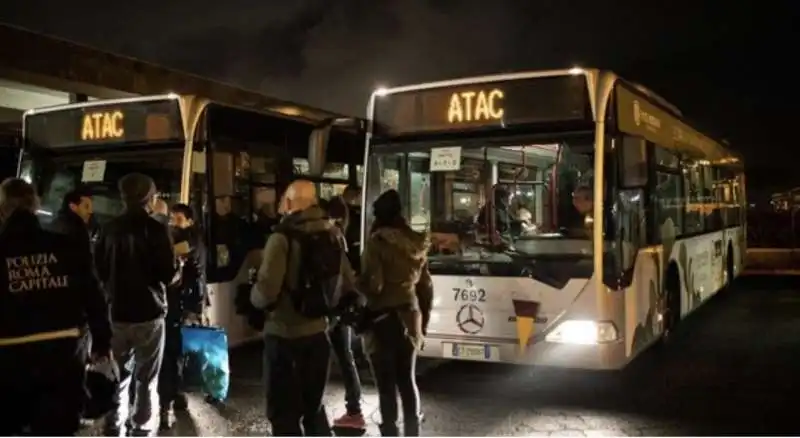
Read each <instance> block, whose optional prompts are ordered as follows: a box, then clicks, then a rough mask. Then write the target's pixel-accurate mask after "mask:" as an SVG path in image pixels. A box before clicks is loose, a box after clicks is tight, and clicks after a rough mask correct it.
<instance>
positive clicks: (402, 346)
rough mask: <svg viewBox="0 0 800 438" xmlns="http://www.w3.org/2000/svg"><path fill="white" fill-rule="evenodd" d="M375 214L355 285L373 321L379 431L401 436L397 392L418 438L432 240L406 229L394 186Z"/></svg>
mask: <svg viewBox="0 0 800 438" xmlns="http://www.w3.org/2000/svg"><path fill="white" fill-rule="evenodd" d="M373 214H374V216H375V220H374V222H373V226H372V229H371V230H370V233H369V237H368V239H367V241H366V245H365V247H364V252H363V254H362V260H361V268H362V271H361V276H360V277H359V283H360V291H361V292H362V293H363V294H364V295H365V296H366V299H367V308H368V311H369V313H370V315H371V320H372V326H371V328H370V329H369V330H368V331H367V332H366V333H365V335H364V343H365V346H364V347H365V351H366V352H367V354H368V355H369V358H370V363H371V365H372V368H373V374H374V376H375V380H376V383H377V386H378V392H379V401H380V411H381V418H382V419H383V423H382V424H381V426H380V430H381V435H383V436H398V435H399V428H398V426H397V420H398V406H397V393H398V392H399V393H400V399H401V401H402V405H403V429H404V435H405V436H419V434H420V409H419V391H418V389H417V383H416V377H415V368H416V361H417V352H418V350H419V349H420V348H421V346H422V343H423V336H424V334H425V330H426V327H427V323H428V319H429V315H430V310H431V306H432V302H433V285H432V283H431V276H430V272H429V271H428V262H427V253H428V248H429V247H430V240H429V239H428V236H427V235H426V234H421V233H417V232H415V231H413V230H412V229H411V228H410V227H409V225H408V223H407V222H406V220H405V218H404V217H403V216H402V204H401V201H400V195H399V194H398V193H397V192H396V191H394V190H389V191H387V192H385V193H383V194H382V195H381V196H380V197H378V199H377V200H376V201H375V203H374V204H373Z"/></svg>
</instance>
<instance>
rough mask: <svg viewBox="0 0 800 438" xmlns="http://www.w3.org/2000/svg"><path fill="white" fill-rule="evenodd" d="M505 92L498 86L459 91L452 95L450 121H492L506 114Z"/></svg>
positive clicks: (449, 107)
mask: <svg viewBox="0 0 800 438" xmlns="http://www.w3.org/2000/svg"><path fill="white" fill-rule="evenodd" d="M504 98H505V93H503V90H500V89H498V88H495V89H492V90H488V91H485V90H480V91H459V92H456V93H453V94H452V95H451V96H450V105H449V106H448V108H447V121H448V122H449V123H470V122H491V121H495V120H501V119H502V118H503V115H504V114H505V110H504V109H503V99H504Z"/></svg>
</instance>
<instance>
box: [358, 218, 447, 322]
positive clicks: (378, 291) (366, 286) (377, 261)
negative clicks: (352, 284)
mask: <svg viewBox="0 0 800 438" xmlns="http://www.w3.org/2000/svg"><path fill="white" fill-rule="evenodd" d="M429 247H430V240H429V238H428V236H427V234H422V233H417V232H415V231H413V230H411V229H409V228H405V229H403V228H394V227H382V228H379V229H377V230H375V231H373V232H372V234H371V235H370V236H369V238H368V240H367V242H366V245H365V247H364V252H363V253H362V255H361V269H362V271H361V275H360V276H359V286H360V290H361V292H362V293H363V294H364V295H365V296H366V298H367V307H369V308H370V309H371V310H373V311H381V310H388V309H405V310H413V311H415V312H414V313H415V315H414V318H413V319H414V321H406V324H413V325H414V326H415V327H408V329H409V330H410V331H412V332H413V334H415V335H416V334H418V332H419V331H422V332H424V331H425V329H426V325H427V318H428V316H429V315H430V308H431V305H432V302H433V284H432V282H431V274H430V272H429V271H428V262H427V257H426V256H427V253H428V248H429ZM404 319H405V318H404ZM418 324H419V325H418Z"/></svg>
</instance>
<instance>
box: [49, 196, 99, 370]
mask: <svg viewBox="0 0 800 438" xmlns="http://www.w3.org/2000/svg"><path fill="white" fill-rule="evenodd" d="M92 213H93V206H92V193H91V192H90V191H89V189H88V188H87V187H79V188H77V189H75V190H72V191H70V192H68V193H67V194H66V195H64V200H63V201H62V202H61V208H60V209H59V210H58V213H57V214H56V218H55V220H54V221H53V222H51V223H50V227H49V228H50V230H51V231H54V232H56V233H59V234H63V235H65V236H67V237H69V238H70V239H73V240H74V241H75V242H76V243H77V244H78V245H80V246H81V247H84V248H85V249H86V251H88V252H90V253H91V252H92V249H93V248H92V239H91V235H90V234H89V221H90V220H91V219H92ZM81 342H82V343H83V346H84V348H83V350H84V353H85V354H84V356H85V357H86V359H87V360H88V359H89V350H90V349H91V345H92V344H91V342H92V341H91V337H90V336H89V329H88V327H83V328H82V332H81Z"/></svg>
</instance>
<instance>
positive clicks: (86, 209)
mask: <svg viewBox="0 0 800 438" xmlns="http://www.w3.org/2000/svg"><path fill="white" fill-rule="evenodd" d="M92 213H93V206H92V193H91V192H90V191H89V189H88V188H86V187H81V188H77V189H75V190H72V191H70V192H68V193H67V194H66V195H64V200H63V201H62V203H61V208H60V209H59V210H58V213H57V214H56V218H55V220H53V222H52V223H51V224H50V229H51V230H52V231H54V232H56V233H59V234H64V235H67V236H69V237H71V238H73V239H75V240H76V241H77V242H78V243H80V244H81V245H86V247H87V248H90V247H91V239H90V235H89V221H90V220H91V219H92Z"/></svg>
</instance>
